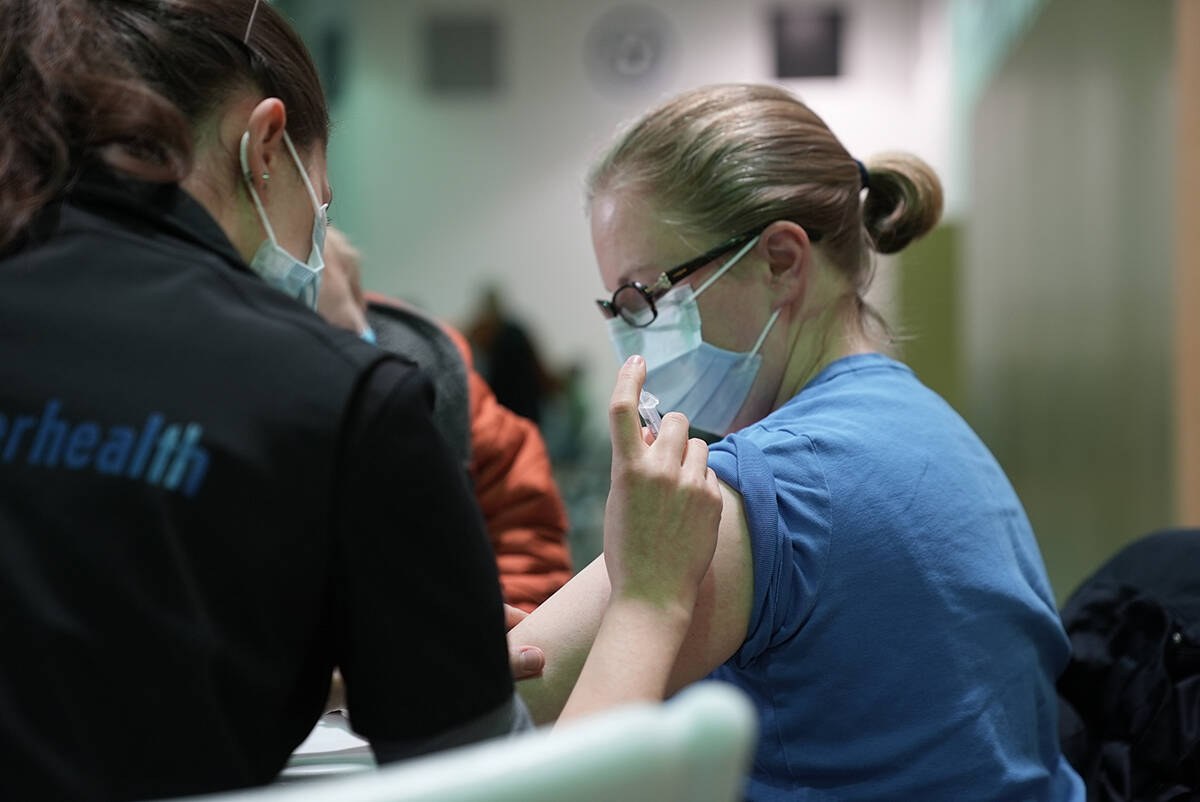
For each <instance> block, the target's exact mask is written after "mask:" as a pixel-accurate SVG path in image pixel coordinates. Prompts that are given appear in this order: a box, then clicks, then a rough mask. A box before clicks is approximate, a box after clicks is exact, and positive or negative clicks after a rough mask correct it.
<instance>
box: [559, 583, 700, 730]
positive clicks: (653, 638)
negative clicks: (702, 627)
mask: <svg viewBox="0 0 1200 802" xmlns="http://www.w3.org/2000/svg"><path fill="white" fill-rule="evenodd" d="M690 607H691V605H690V604H688V603H687V602H682V603H672V604H668V605H665V606H663V605H654V604H649V603H647V602H645V601H642V600H636V599H614V600H612V601H611V602H610V603H609V605H608V609H607V610H606V611H605V613H604V617H603V620H602V621H601V624H600V630H599V632H598V633H597V635H596V639H595V642H594V643H593V645H592V649H591V652H590V653H589V654H588V657H587V661H586V662H585V664H584V666H583V670H582V672H581V673H580V675H579V680H578V681H577V682H576V683H575V688H574V690H573V691H572V692H571V695H570V698H569V699H568V700H567V704H566V706H565V707H564V708H563V711H562V715H560V716H559V718H558V720H559V721H560V722H562V721H567V720H569V719H572V718H576V717H579V716H585V715H587V714H589V713H594V712H597V711H599V710H603V709H606V708H609V707H614V706H616V705H620V704H628V703H630V702H658V701H661V700H662V698H663V697H664V696H665V695H666V689H667V679H668V677H669V676H670V674H671V669H672V666H673V665H674V663H675V658H676V656H677V655H678V653H679V647H680V645H681V644H682V643H683V639H684V636H685V634H686V633H687V629H688V624H689V623H690V621H691V610H690ZM630 655H637V664H636V666H635V667H634V668H633V670H631V666H630V660H629V658H630Z"/></svg>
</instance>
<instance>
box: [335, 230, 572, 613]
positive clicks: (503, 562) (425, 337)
mask: <svg viewBox="0 0 1200 802" xmlns="http://www.w3.org/2000/svg"><path fill="white" fill-rule="evenodd" d="M324 255H325V277H324V280H323V281H322V283H321V294H320V298H319V301H318V307H317V308H318V311H320V312H321V314H322V316H323V317H325V319H326V320H328V321H329V322H330V323H332V324H333V325H335V326H339V327H340V328H344V329H346V330H348V331H353V332H355V333H359V334H366V333H369V338H370V339H371V340H373V341H374V342H376V343H377V344H378V345H379V346H380V347H382V348H384V349H386V350H388V351H391V352H393V353H396V354H400V355H401V356H407V357H408V358H410V359H412V360H413V361H414V362H416V363H417V365H418V366H419V367H421V369H422V371H423V372H424V373H425V374H426V375H427V376H428V377H429V379H430V381H431V382H432V383H433V384H434V389H435V399H434V408H433V417H434V420H435V422H437V424H438V428H439V430H440V431H441V433H442V436H443V437H444V438H445V439H446V441H447V443H449V444H450V446H451V449H452V450H453V451H454V452H455V454H456V455H457V456H458V458H459V459H460V460H461V461H462V462H463V463H464V464H465V465H466V466H467V471H468V473H469V474H470V477H471V486H472V489H473V490H474V493H475V500H476V501H477V502H478V503H479V508H480V510H481V511H482V512H483V517H484V521H485V522H486V524H487V530H488V537H489V539H490V541H491V544H492V550H493V551H494V552H495V554H496V564H497V567H498V569H499V571H500V586H501V588H503V590H504V598H505V601H506V602H507V603H509V604H511V605H513V606H515V607H517V608H519V609H521V610H525V611H529V610H532V609H533V608H535V607H536V606H537V605H539V604H541V603H542V602H543V601H545V600H546V599H547V598H549V597H550V595H551V594H552V593H554V591H556V590H558V589H559V588H560V587H562V586H563V585H564V584H566V582H567V580H568V579H570V578H571V563H570V556H569V554H568V551H567V542H566V529H567V516H566V511H565V509H564V507H563V502H562V498H561V496H560V495H559V492H558V487H557V485H556V484H555V481H554V476H553V474H552V473H551V468H550V460H549V457H548V456H547V455H546V447H545V444H544V443H543V442H542V437H541V434H540V433H539V432H538V428H537V426H536V425H534V423H533V422H532V421H530V420H528V419H526V418H522V417H521V416H519V415H517V414H516V413H514V412H512V411H511V410H509V409H508V408H507V407H504V406H502V405H501V404H499V403H498V402H497V401H496V397H495V395H493V394H492V391H491V389H490V388H489V387H488V385H487V382H485V381H484V380H483V377H481V376H480V375H479V374H478V373H477V372H476V371H475V370H474V368H473V366H472V361H471V349H470V347H469V346H468V345H467V343H466V341H465V340H464V339H463V337H462V335H461V334H459V333H458V332H457V331H455V330H454V329H453V328H451V327H449V326H447V325H446V324H444V323H440V322H435V321H434V320H432V319H431V318H429V317H428V316H426V315H425V314H423V313H422V312H420V311H419V310H417V309H415V308H413V307H412V306H410V305H408V304H405V303H403V302H401V301H397V300H394V299H391V298H387V297H385V296H382V295H378V294H374V293H370V294H367V295H365V296H364V294H363V291H362V278H361V254H360V253H359V252H358V250H357V249H356V248H355V247H354V246H353V245H351V244H350V242H349V240H348V239H347V238H346V236H345V235H344V234H343V233H342V232H341V231H339V230H337V229H333V228H331V229H330V230H329V232H328V234H327V235H326V238H325V251H324Z"/></svg>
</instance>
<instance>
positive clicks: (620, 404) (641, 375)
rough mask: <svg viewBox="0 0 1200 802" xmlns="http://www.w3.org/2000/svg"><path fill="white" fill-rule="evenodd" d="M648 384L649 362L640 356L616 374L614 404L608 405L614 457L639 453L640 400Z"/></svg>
mask: <svg viewBox="0 0 1200 802" xmlns="http://www.w3.org/2000/svg"><path fill="white" fill-rule="evenodd" d="M645 380H646V360H644V359H642V358H641V357H640V356H638V355H637V354H634V355H633V356H631V357H629V359H626V360H625V364H624V365H622V366H621V369H620V370H619V371H618V372H617V383H616V385H615V386H614V387H613V392H612V400H611V401H609V403H608V428H609V431H610V433H611V434H612V447H613V456H614V457H615V456H623V455H627V454H633V453H636V451H637V449H638V447H639V446H641V447H642V448H645V441H643V440H642V420H641V418H640V417H639V416H638V409H637V405H638V396H639V395H640V394H641V392H642V382H644V381H645Z"/></svg>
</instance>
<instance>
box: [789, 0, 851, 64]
mask: <svg viewBox="0 0 1200 802" xmlns="http://www.w3.org/2000/svg"><path fill="white" fill-rule="evenodd" d="M771 27H772V32H773V34H774V37H775V76H776V77H777V78H828V77H833V76H837V75H841V72H842V69H841V67H842V64H841V55H842V30H843V18H842V12H841V10H840V9H836V8H819V7H818V8H814V7H812V6H787V7H783V8H777V9H776V10H775V12H774V13H773V14H772V16H771Z"/></svg>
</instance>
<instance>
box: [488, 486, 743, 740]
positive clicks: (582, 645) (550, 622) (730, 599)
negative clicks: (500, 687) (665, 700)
mask: <svg viewBox="0 0 1200 802" xmlns="http://www.w3.org/2000/svg"><path fill="white" fill-rule="evenodd" d="M721 495H722V498H723V500H724V508H723V510H722V512H721V523H720V527H719V530H718V535H717V549H716V553H715V554H714V555H713V561H712V564H711V565H710V566H709V569H708V573H707V574H706V575H705V577H704V580H703V581H702V583H701V586H700V596H699V599H698V600H697V602H696V608H695V612H694V613H693V618H692V624H691V627H690V628H689V630H688V634H687V638H686V639H685V640H684V643H683V646H682V648H681V649H680V652H679V657H678V658H677V660H676V663H675V669H674V671H673V672H672V676H671V681H670V683H669V686H668V691H669V692H672V693H673V692H675V691H677V690H679V689H680V688H682V687H683V686H684V685H687V684H688V683H690V682H695V681H696V680H698V679H701V678H703V677H704V676H706V675H707V674H709V673H710V672H711V671H713V669H715V668H717V667H718V666H719V665H721V664H722V663H723V662H725V661H726V660H728V659H729V657H730V656H732V655H733V653H734V652H736V651H737V650H738V648H739V647H740V646H741V645H742V642H743V641H744V640H745V638H746V631H747V629H748V627H749V624H750V611H751V606H752V604H753V599H754V564H753V559H752V556H751V549H750V535H749V529H748V527H747V523H746V512H745V507H744V505H743V503H742V497H741V496H740V495H739V494H738V492H737V491H736V490H734V489H733V488H731V487H729V486H728V485H726V484H725V483H724V482H722V483H721ZM608 596H609V585H608V572H607V570H606V568H605V566H604V558H603V556H601V557H598V558H597V559H596V560H595V561H594V562H593V563H592V564H591V565H589V566H587V567H586V568H584V569H583V570H582V571H580V572H579V574H578V575H576V576H575V578H574V579H572V580H571V581H570V582H568V583H567V584H566V585H565V586H564V587H563V588H562V589H560V590H559V591H558V592H557V593H555V594H554V595H553V596H551V597H550V598H549V599H547V600H546V602H544V603H543V604H542V606H540V607H538V608H537V609H536V610H534V611H533V613H531V614H530V615H529V617H527V618H526V619H524V620H523V621H522V622H521V623H520V624H518V625H517V626H516V627H514V628H513V629H512V630H511V631H510V633H509V642H510V643H511V644H513V645H520V646H525V645H530V646H538V647H540V648H541V649H542V650H543V651H544V652H545V653H546V670H545V671H544V672H543V674H542V676H541V677H537V678H534V679H529V680H522V681H521V682H518V683H517V690H518V692H520V694H521V696H522V697H523V698H524V700H525V702H526V704H528V706H529V710H530V712H531V713H532V714H533V718H534V720H535V721H536V722H537V723H539V724H541V723H545V722H547V721H552V720H554V719H555V718H557V716H558V713H559V712H560V711H561V710H562V708H563V705H565V704H566V701H567V697H568V696H569V695H570V692H571V689H572V688H573V687H574V684H575V680H576V679H577V678H578V677H579V672H580V670H581V669H582V668H583V663H584V661H585V660H586V659H587V653H588V650H589V649H590V648H591V645H592V641H593V640H594V639H595V637H596V632H597V630H598V629H599V626H600V620H601V618H602V617H603V615H604V610H605V607H606V606H607V604H608Z"/></svg>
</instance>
